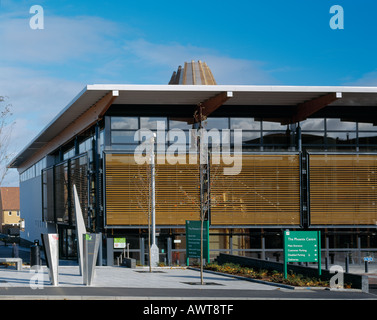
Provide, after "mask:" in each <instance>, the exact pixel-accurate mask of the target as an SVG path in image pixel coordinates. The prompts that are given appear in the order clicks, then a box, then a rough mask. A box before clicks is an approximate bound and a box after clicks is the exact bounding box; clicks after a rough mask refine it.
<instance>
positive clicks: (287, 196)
mask: <svg viewBox="0 0 377 320" xmlns="http://www.w3.org/2000/svg"><path fill="white" fill-rule="evenodd" d="M223 168H224V165H217V166H216V165H212V166H211V223H212V224H215V225H216V224H217V225H232V224H236V225H247V224H249V225H253V224H255V225H272V224H276V225H296V224H299V223H300V178H299V156H298V155H243V157H242V171H241V172H240V173H239V174H238V175H234V176H230V175H228V176H227V175H223Z"/></svg>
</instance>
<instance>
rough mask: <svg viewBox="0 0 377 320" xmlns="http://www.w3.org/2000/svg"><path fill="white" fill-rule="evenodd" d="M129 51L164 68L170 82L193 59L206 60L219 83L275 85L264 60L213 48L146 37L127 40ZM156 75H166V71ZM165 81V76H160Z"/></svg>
mask: <svg viewBox="0 0 377 320" xmlns="http://www.w3.org/2000/svg"><path fill="white" fill-rule="evenodd" d="M124 49H125V52H126V53H127V54H128V56H130V57H131V59H132V60H133V62H134V63H137V64H139V65H140V66H144V68H146V69H149V70H154V69H156V68H159V69H162V68H163V70H164V73H163V74H164V76H165V77H164V78H162V81H165V83H167V82H169V80H170V76H171V74H172V73H173V71H175V70H176V69H177V67H178V66H179V65H182V66H183V64H184V62H189V61H191V60H195V61H197V60H201V61H203V62H206V63H207V65H208V66H209V68H210V69H211V71H212V73H213V75H214V77H215V80H216V82H217V83H218V84H248V85H253V84H254V85H257V84H275V83H277V81H276V79H274V78H273V77H272V76H271V75H270V73H269V72H268V71H266V70H264V69H263V67H264V63H263V62H261V61H254V60H246V59H237V58H232V57H227V56H223V55H221V54H218V53H217V52H215V51H214V50H211V49H209V48H201V47H196V46H193V45H182V44H178V43H172V44H155V43H151V42H148V41H145V40H144V39H138V40H134V41H127V42H126V43H125V46H124ZM155 75H158V76H160V75H162V70H161V71H160V72H158V73H155ZM159 82H161V78H160V79H159Z"/></svg>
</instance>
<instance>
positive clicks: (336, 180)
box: [309, 154, 377, 225]
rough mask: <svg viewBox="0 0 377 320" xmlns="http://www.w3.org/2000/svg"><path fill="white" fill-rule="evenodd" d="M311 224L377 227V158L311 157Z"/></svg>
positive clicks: (348, 156)
mask: <svg viewBox="0 0 377 320" xmlns="http://www.w3.org/2000/svg"><path fill="white" fill-rule="evenodd" d="M309 178H310V182H309V184H310V223H311V224H312V225H375V224H376V221H377V155H341V154H337V155H329V154H327V155H314V154H312V155H310V156H309Z"/></svg>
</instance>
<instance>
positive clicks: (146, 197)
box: [105, 154, 200, 226]
mask: <svg viewBox="0 0 377 320" xmlns="http://www.w3.org/2000/svg"><path fill="white" fill-rule="evenodd" d="M150 178H151V172H150V166H149V165H147V164H143V165H139V164H136V163H135V161H134V155H133V154H106V155H105V195H106V224H107V225H134V226H138V225H147V224H148V212H149V208H150ZM155 185H156V188H155V190H156V191H155V195H156V224H157V225H184V224H185V221H186V220H196V219H199V212H200V199H199V194H200V193H199V166H198V165H191V164H177V165H171V164H156V169H155Z"/></svg>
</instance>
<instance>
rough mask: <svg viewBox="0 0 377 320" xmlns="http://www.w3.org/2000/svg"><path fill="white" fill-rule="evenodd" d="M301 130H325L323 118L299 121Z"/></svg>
mask: <svg viewBox="0 0 377 320" xmlns="http://www.w3.org/2000/svg"><path fill="white" fill-rule="evenodd" d="M300 127H301V130H302V131H304V130H305V131H312V130H325V120H324V119H306V120H304V121H301V122H300Z"/></svg>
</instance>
